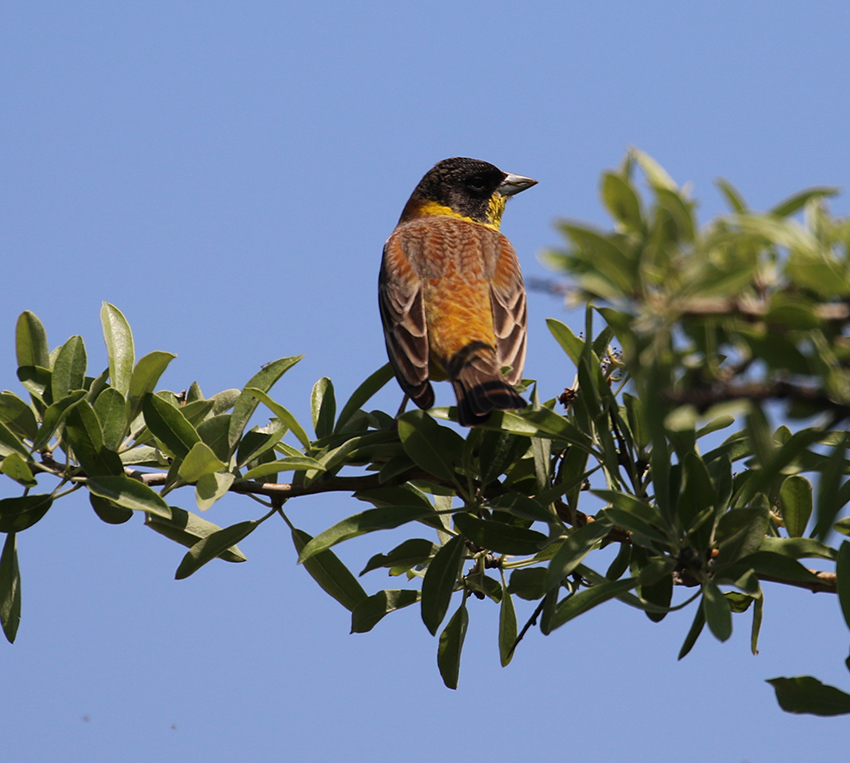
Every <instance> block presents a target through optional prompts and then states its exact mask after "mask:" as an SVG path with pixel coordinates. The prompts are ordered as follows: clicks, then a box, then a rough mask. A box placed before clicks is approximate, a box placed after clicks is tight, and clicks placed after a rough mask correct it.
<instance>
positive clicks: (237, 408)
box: [228, 355, 309, 453]
mask: <svg viewBox="0 0 850 763" xmlns="http://www.w3.org/2000/svg"><path fill="white" fill-rule="evenodd" d="M303 357H304V356H303V355H295V356H293V357H290V358H280V359H279V360H274V361H272V362H271V363H268V364H267V365H265V366H263V367H262V368H261V369H260V370H259V371H258V372H257V373H256V374H254V376H252V377H251V378H250V379H249V380H248V383H247V384H246V385H245V389H244V390H242V392H241V393H240V395H239V398H238V399H237V400H236V403H234V405H233V413H232V414H231V419H230V431H229V433H228V441H229V443H230V452H231V453H233V451H235V450H236V445H237V443H238V442H239V440H240V439H241V438H242V432H244V431H245V427H246V425H247V424H248V420H249V419H250V418H251V416H252V415H253V414H254V411H255V410H256V409H257V404H258V402H259V400H258V398H257V396H256V394H255V393H254V391H253V390H259V391H260V392H265V393H267V392H268V391H269V390H270V389H271V388H272V386H273V385H274V383H275V382H276V381H277V380H278V379H280V377H281V376H283V375H284V374H285V373H286V372H287V371H288V370H289V369H290V368H292V366H294V365H295V364H296V363H297V362H298V361H299V360H301V358H303ZM249 388H251V390H252V391H249ZM264 402H265V401H264ZM275 414H276V415H277V416H278V418H280V419H281V420H284V419H283V417H282V416H280V414H279V413H278V412H277V411H275ZM284 422H285V423H286V424H287V425H289V426H290V427H291V425H290V424H289V422H288V421H285V420H284ZM291 428H292V431H293V432H294V431H295V428H294V427H291ZM308 444H309V443H308Z"/></svg>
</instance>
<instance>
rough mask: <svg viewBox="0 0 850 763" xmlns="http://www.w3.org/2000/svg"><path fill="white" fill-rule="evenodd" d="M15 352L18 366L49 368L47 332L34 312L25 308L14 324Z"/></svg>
mask: <svg viewBox="0 0 850 763" xmlns="http://www.w3.org/2000/svg"><path fill="white" fill-rule="evenodd" d="M15 354H16V356H17V360H18V366H19V367H20V366H40V367H41V368H50V351H49V349H48V348H47V332H46V331H45V330H44V326H43V325H42V323H41V321H40V320H39V319H38V318H37V317H36V315H35V313H31V312H30V311H29V310H25V311H24V312H22V313H21V314H20V316H18V322H17V324H16V326H15Z"/></svg>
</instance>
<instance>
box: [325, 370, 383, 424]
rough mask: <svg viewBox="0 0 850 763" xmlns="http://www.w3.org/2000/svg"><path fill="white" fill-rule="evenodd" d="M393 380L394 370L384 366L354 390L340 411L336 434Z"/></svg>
mask: <svg viewBox="0 0 850 763" xmlns="http://www.w3.org/2000/svg"><path fill="white" fill-rule="evenodd" d="M392 378H393V369H392V366H391V365H390V364H389V363H386V364H384V365H383V366H381V367H380V368H379V369H378V370H377V371H375V373H373V374H371V375H370V376H369V378H367V379H366V381H364V382H363V383H362V384H361V385H360V386H359V387H358V388H357V389H356V390H354V394H353V395H352V396H351V397H350V398H349V399H348V402H347V403H346V404H345V405H344V406H343V407H342V411H340V414H339V418H338V419H337V422H336V426H335V427H334V432H341V431H342V429H343V427H345V425H346V424H347V423H348V421H349V420H350V419H351V417H352V416H353V415H354V414H355V413H356V412H357V411H358V410H360V409H361V408H362V407H363V405H364V404H365V403H366V402H367V401H368V400H370V399H371V398H372V396H373V395H374V394H375V393H376V392H377V391H378V390H379V389H381V388H382V387H383V386H384V385H385V384H386V383H387V382H388V381H389V380H390V379H392Z"/></svg>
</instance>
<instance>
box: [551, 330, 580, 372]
mask: <svg viewBox="0 0 850 763" xmlns="http://www.w3.org/2000/svg"><path fill="white" fill-rule="evenodd" d="M546 325H547V326H548V327H549V331H551V332H552V336H554V337H555V339H556V340H557V342H558V344H559V345H561V348H562V349H563V350H564V352H566V353H567V355H568V356H569V358H570V360H571V361H572V362H573V363H574V364H575V365H578V364H579V362H580V361H581V356H582V353H584V340H583V339H580V338H579V337H577V336H576V335H575V334H574V333H573V330H572V329H571V328H570V327H569V326H567V324H566V323H562V322H561V321H558V320H555V319H554V318H547V319H546Z"/></svg>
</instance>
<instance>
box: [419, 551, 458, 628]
mask: <svg viewBox="0 0 850 763" xmlns="http://www.w3.org/2000/svg"><path fill="white" fill-rule="evenodd" d="M465 553H466V543H465V542H464V539H463V537H462V536H460V535H457V536H455V537H454V538H452V539H451V540H450V541H448V543H446V545H444V546H443V547H442V548H441V549H440V550H439V551H438V552H437V553H436V555H435V556H434V558H433V559H432V560H431V564H429V565H428V571H427V572H426V573H425V578H424V580H423V581H422V621H423V622H424V623H425V626H426V627H427V628H428V630H429V631H430V632H431V635H432V636H436V635H437V629H438V628H439V627H440V623H441V622H443V618H444V617H445V616H446V610H448V608H449V602H450V601H451V598H452V593H453V592H454V588H455V584H456V583H457V578H458V575H459V574H460V570H461V566H462V565H463V558H464V555H465Z"/></svg>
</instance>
